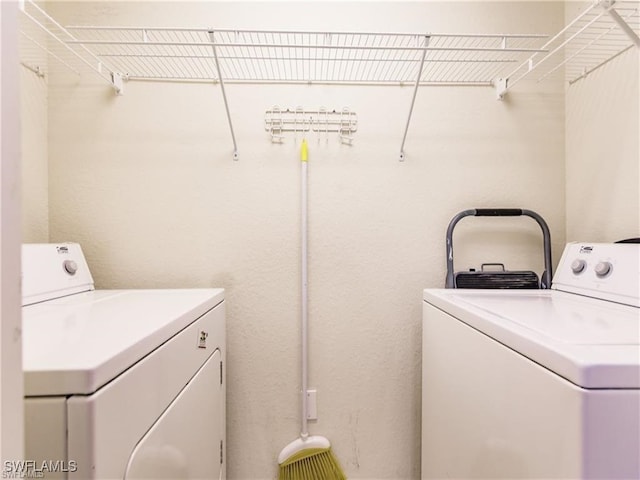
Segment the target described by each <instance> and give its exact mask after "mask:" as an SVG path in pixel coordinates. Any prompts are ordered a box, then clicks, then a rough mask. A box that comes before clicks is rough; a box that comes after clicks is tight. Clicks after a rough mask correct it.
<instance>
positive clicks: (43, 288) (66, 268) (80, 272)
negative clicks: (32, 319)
mask: <svg viewBox="0 0 640 480" xmlns="http://www.w3.org/2000/svg"><path fill="white" fill-rule="evenodd" d="M93 288H94V286H93V278H92V276H91V272H90V271H89V266H88V265H87V261H86V260H85V258H84V255H83V254H82V249H81V248H80V245H78V244H77V243H60V244H49V243H29V244H24V245H22V305H23V306H24V305H30V304H33V303H37V302H42V301H44V300H49V299H51V298H57V297H62V296H65V295H72V294H74V293H79V292H86V291H88V290H93Z"/></svg>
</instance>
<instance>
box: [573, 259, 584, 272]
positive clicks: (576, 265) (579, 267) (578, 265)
mask: <svg viewBox="0 0 640 480" xmlns="http://www.w3.org/2000/svg"><path fill="white" fill-rule="evenodd" d="M586 267H587V262H585V261H584V260H581V259H579V258H576V259H575V260H574V261H573V262H571V270H572V271H573V273H575V274H576V275H577V274H579V273H582V272H584V269H585V268H586Z"/></svg>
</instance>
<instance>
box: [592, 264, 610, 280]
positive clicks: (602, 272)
mask: <svg viewBox="0 0 640 480" xmlns="http://www.w3.org/2000/svg"><path fill="white" fill-rule="evenodd" d="M611 268H612V265H611V263H610V262H598V264H597V265H596V268H595V271H596V275H597V276H599V277H606V276H607V275H609V274H610V273H611Z"/></svg>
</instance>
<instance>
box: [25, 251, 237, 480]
mask: <svg viewBox="0 0 640 480" xmlns="http://www.w3.org/2000/svg"><path fill="white" fill-rule="evenodd" d="M22 262H23V278H22V284H23V308H22V316H23V338H24V340H23V369H24V388H25V422H26V425H25V435H26V455H25V456H26V459H27V460H28V462H26V463H25V467H24V468H25V469H26V470H27V471H26V472H22V473H23V476H26V477H32V478H36V477H40V478H46V479H52V478H65V479H66V478H68V479H82V480H86V479H101V480H103V479H105V480H106V479H127V480H129V479H143V478H144V479H199V480H204V479H207V480H209V479H210V480H217V479H222V478H225V463H224V456H225V384H226V382H225V378H224V377H225V350H226V348H225V302H224V290H223V289H211V288H206V289H167V290H162V289H158V290H95V289H94V284H93V279H92V277H91V273H90V271H89V268H88V266H87V263H86V261H85V258H84V255H83V254H82V250H81V248H80V246H79V245H78V244H72V243H67V244H57V245H56V244H25V245H24V246H23V250H22Z"/></svg>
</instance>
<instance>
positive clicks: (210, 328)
mask: <svg viewBox="0 0 640 480" xmlns="http://www.w3.org/2000/svg"><path fill="white" fill-rule="evenodd" d="M224 318H225V312H224V303H222V304H219V305H218V306H217V307H216V308H214V309H213V310H212V311H210V312H208V313H207V314H206V315H204V316H202V317H201V318H200V319H199V320H198V321H197V322H195V323H193V324H192V325H190V326H189V327H187V328H186V329H184V330H183V331H182V332H180V333H179V334H178V335H177V336H176V337H174V338H173V339H171V340H170V341H169V342H167V343H166V344H165V345H163V347H162V348H160V349H158V350H156V351H154V352H153V353H152V354H150V355H148V356H147V357H145V358H144V359H142V360H141V361H140V362H138V363H137V364H136V365H135V366H133V367H132V368H130V369H129V370H127V371H126V372H124V373H123V374H122V375H120V376H119V377H118V378H116V379H115V380H114V381H112V382H111V383H109V384H108V385H106V386H104V387H103V388H101V389H100V390H99V391H98V392H96V393H94V394H93V395H89V396H72V397H70V398H69V400H68V402H67V409H68V430H69V434H68V455H69V458H70V459H74V460H76V461H77V463H78V470H77V471H76V472H74V473H72V474H70V476H69V478H71V479H73V478H77V479H78V480H89V479H105V478H123V476H124V472H125V468H126V465H127V461H128V459H129V456H130V455H131V452H132V451H133V450H134V448H135V447H136V445H137V444H138V442H139V441H140V439H141V438H143V437H144V436H145V434H146V432H147V431H148V430H149V428H150V427H151V426H152V425H154V424H155V423H156V422H157V420H158V418H160V417H161V415H162V414H163V412H164V411H165V409H166V408H167V407H168V405H170V404H171V403H172V402H173V401H174V399H176V397H178V395H179V394H180V392H181V391H182V390H183V388H184V387H185V385H187V383H188V382H189V381H190V380H191V378H192V377H193V375H194V373H195V372H196V371H197V370H198V369H199V368H200V367H201V366H202V365H203V364H204V363H205V361H207V359H209V358H210V357H211V356H212V355H213V354H214V353H215V352H220V355H221V361H222V362H224V349H223V345H224V343H225V325H224ZM201 332H205V333H206V334H207V335H206V337H207V346H206V348H199V346H200V338H201ZM223 367H224V365H220V364H218V365H217V369H216V372H218V374H219V375H222V372H223ZM218 378H219V377H218ZM217 385H218V386H219V387H218V391H217V392H212V391H210V392H209V393H208V397H211V398H210V401H212V402H220V401H221V400H220V399H217V400H216V399H214V398H213V396H214V395H218V396H220V397H221V398H224V388H223V385H220V381H219V380H218V383H217ZM222 402H223V403H222V405H224V400H222ZM192 415H195V416H197V415H198V413H197V412H192ZM202 432H203V431H202V430H200V433H198V431H194V432H193V433H194V435H202ZM207 438H208V439H209V440H210V441H211V442H213V441H215V442H216V445H215V451H217V449H218V448H219V447H218V444H217V442H218V437H217V433H216V432H211V436H210V437H207ZM203 441H204V439H203ZM212 448H213V447H212Z"/></svg>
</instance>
